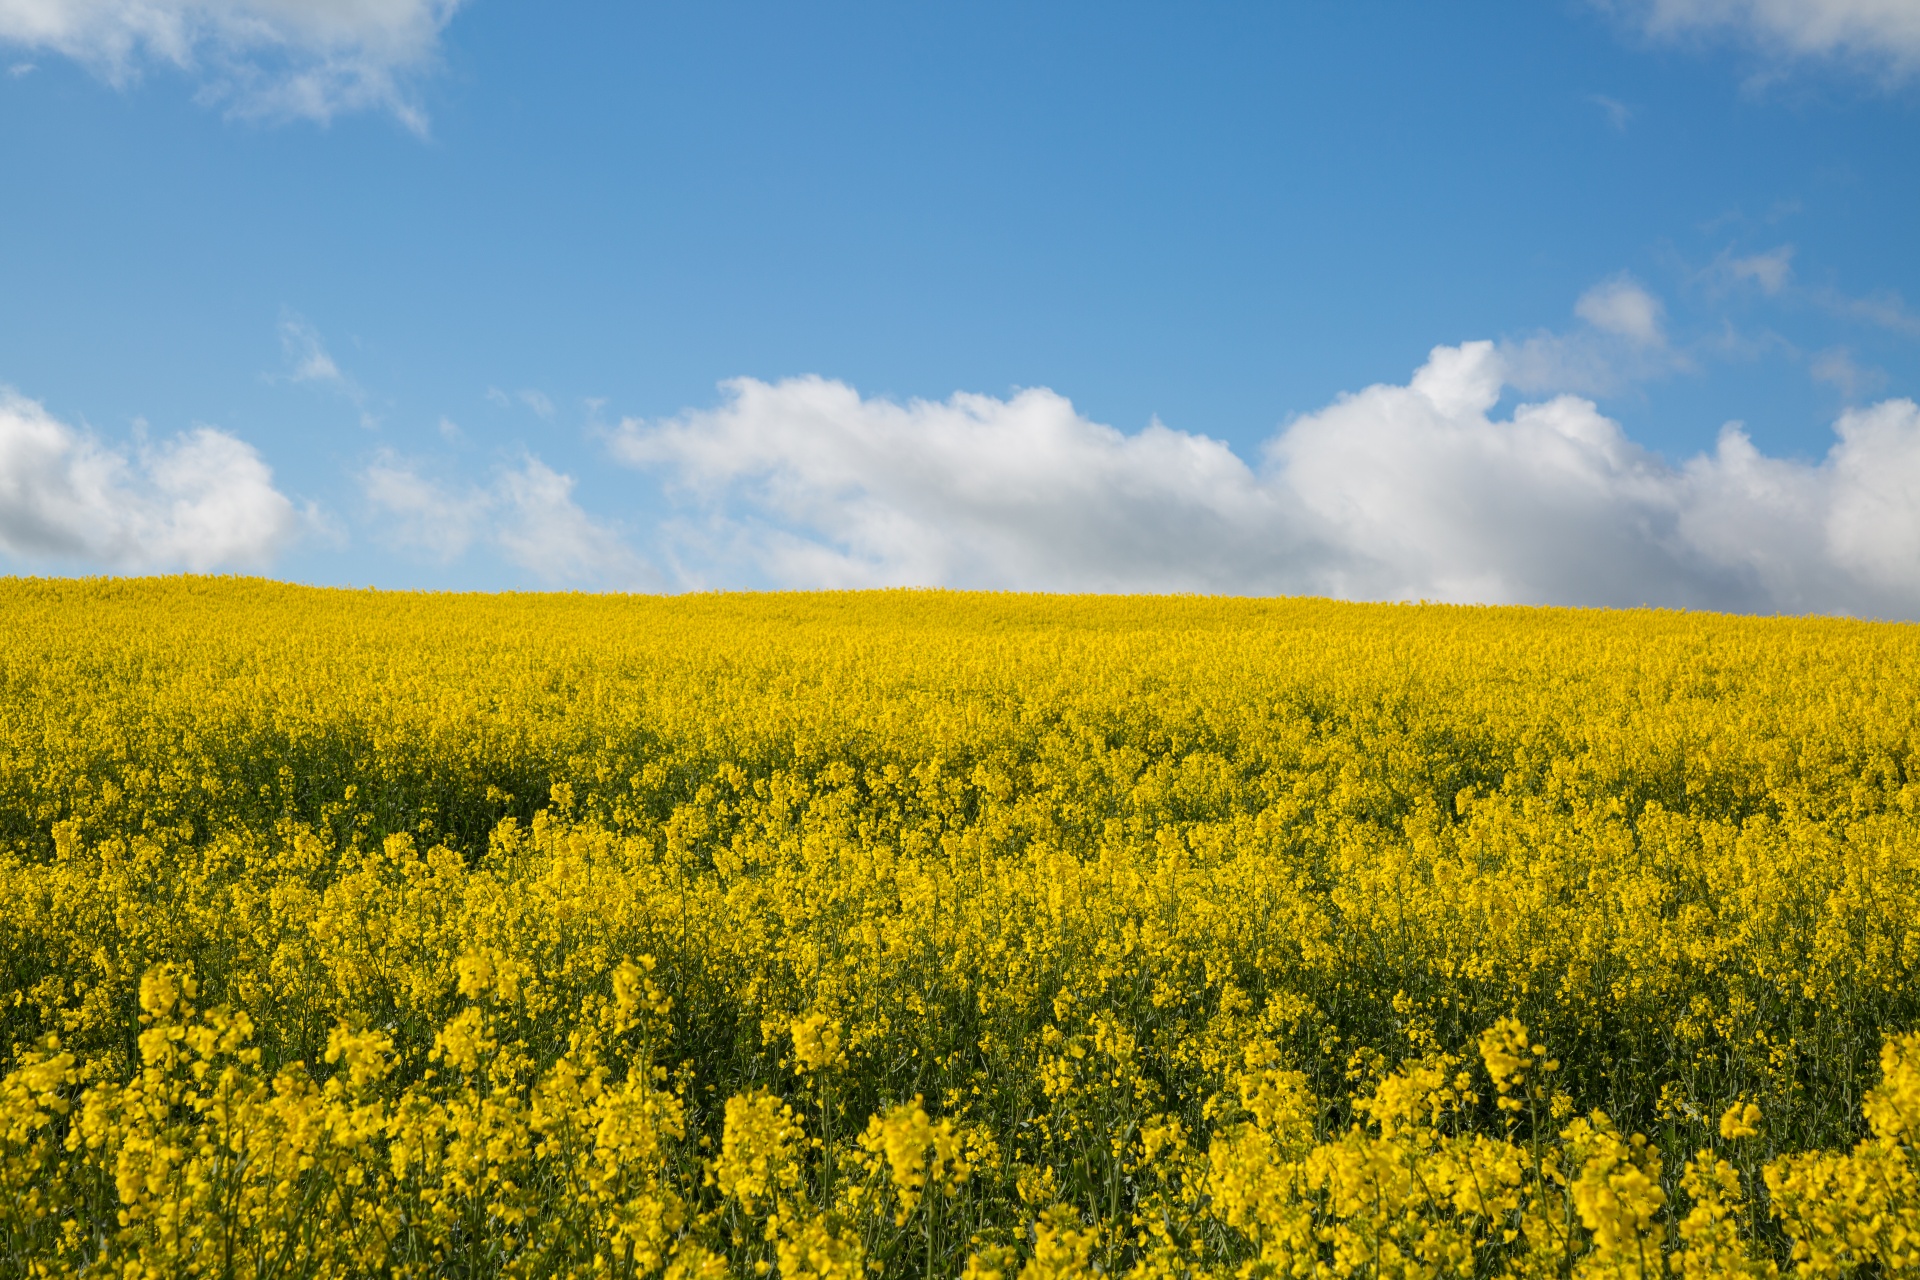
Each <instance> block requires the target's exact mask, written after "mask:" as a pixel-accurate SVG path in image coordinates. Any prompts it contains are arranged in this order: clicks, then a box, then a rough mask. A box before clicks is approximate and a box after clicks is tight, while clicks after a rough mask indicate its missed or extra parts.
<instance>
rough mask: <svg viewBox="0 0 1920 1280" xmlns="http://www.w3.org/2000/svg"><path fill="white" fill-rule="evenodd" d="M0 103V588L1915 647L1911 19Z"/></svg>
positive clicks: (1081, 17)
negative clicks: (794, 590) (1139, 594)
mask: <svg viewBox="0 0 1920 1280" xmlns="http://www.w3.org/2000/svg"><path fill="white" fill-rule="evenodd" d="M0 69H4V70H5V71H6V74H3V75H0V173H4V174H6V175H7V184H6V185H7V187H8V189H9V192H10V198H8V199H6V200H5V201H0V298H4V299H5V305H0V385H3V386H5V387H7V388H11V391H10V393H9V395H8V398H7V400H6V401H5V402H4V405H3V406H0V569H5V570H7V571H13V572H40V573H46V572H54V573H84V572H102V571H108V572H151V571H165V570H171V569H177V568H194V569H212V570H229V569H231V570H240V571H250V572H267V573H271V574H273V575H275V576H280V577H287V578H292V579H297V580H302V581H311V582H321V583H353V584H376V585H381V586H393V587H452V588H481V589H496V588H508V587H515V588H517V587H541V586H567V587H583V588H636V587H637V588H641V589H665V590H678V589H686V588H692V587H713V586H721V587H741V586H848V585H874V584H882V583H902V582H906V583H924V584H951V585H961V586H987V587H1038V588H1044V589H1145V590H1227V591H1258V592H1266V591H1288V592H1291V591H1310V592H1314V593H1324V594H1336V595H1346V596H1355V597H1365V598H1415V597H1427V598H1436V597H1437V598H1449V599H1471V600H1522V601H1542V602H1559V603H1582V604H1634V603H1642V602H1650V603H1656V604H1678V605H1689V606H1705V607H1724V608H1738V609H1753V610H1761V611H1774V610H1784V611H1791V612H1800V611H1808V610H1817V611H1842V612H1854V613H1864V614H1870V615H1876V616H1914V615H1915V614H1916V613H1920V411H1916V410H1914V409H1913V407H1912V404H1911V401H1910V398H1911V397H1914V396H1916V395H1920V235H1916V232H1915V228H1916V226H1920V214H1917V213H1916V211H1920V5H1916V4H1914V3H1913V0H1650V2H1649V3H1626V2H1624V0H1623V2H1622V3H1617V4H1612V5H1603V4H1596V3H1586V2H1583V0H1565V2H1564V3H1546V4H1539V5H1516V4H1499V5H1495V4H1477V3H1460V4H1449V5H1416V4H1411V3H1401V4H1377V3H1356V4H1350V5H1253V4H1219V5H1207V6H1194V5H1173V4H1157V5H1145V4H1121V5H1115V4H1099V5H1094V4H1084V5H1082V4H1070V3H1050V4H1046V5H1011V4H970V5H964V6H962V5H946V6H938V5H898V4H894V5H880V4H872V5H849V4H833V5H829V4H821V5H810V6H794V5H762V4H731V3H715V4H705V5H698V6H694V5H674V6H636V5H625V4H603V3H577V4H569V5H531V4H525V3H516V2H513V0H468V2H467V3H461V4H457V5H456V4H452V3H447V2H446V0H353V2H351V3H350V2H348V0H314V2H313V3H310V4H304V5H296V4H293V3H291V0H230V2H228V3H221V4H213V3H207V2H203V0H149V2H147V3H142V4H138V5H136V4H133V3H122V0H89V2H86V3H82V2H81V0H0ZM1476 344H1479V345H1476ZM1435 348H1454V349H1456V350H1454V351H1453V352H1452V353H1451V354H1447V353H1442V355H1441V356H1436V357H1435V358H1434V360H1433V361H1430V359H1429V356H1430V353H1431V352H1433V351H1434V349H1435ZM1423 368H1424V369H1425V370H1427V373H1426V374H1424V375H1421V376H1416V371H1419V370H1422V369H1423ZM1422 377H1424V381H1422ZM740 380H745V381H740ZM1423 388H1424V389H1423ZM1527 406H1531V407H1527ZM1903 406H1904V407H1903ZM1516 411H1518V412H1517V416H1516ZM1730 422H1731V423H1738V424H1741V425H1740V434H1738V435H1734V436H1727V435H1725V434H1724V432H1725V429H1726V427H1727V424H1729V423H1730ZM1840 424H1844V431H1842V432H1841V433H1839V434H1836V426H1837V425H1840ZM1729 442H1731V443H1729ZM1836 446H1838V447H1836Z"/></svg>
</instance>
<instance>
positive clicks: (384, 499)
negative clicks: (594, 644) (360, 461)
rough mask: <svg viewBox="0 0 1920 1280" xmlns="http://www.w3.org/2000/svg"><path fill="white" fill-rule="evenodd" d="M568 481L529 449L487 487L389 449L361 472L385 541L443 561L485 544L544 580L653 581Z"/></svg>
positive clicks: (590, 582)
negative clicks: (444, 475)
mask: <svg viewBox="0 0 1920 1280" xmlns="http://www.w3.org/2000/svg"><path fill="white" fill-rule="evenodd" d="M573 484H574V482H573V477H571V476H568V475H564V474H562V473H560V472H558V471H555V470H553V469H552V468H551V467H549V466H547V465H546V464H545V463H544V462H541V461H540V460H539V459H538V458H535V457H532V456H528V457H525V458H522V459H521V460H520V462H519V464H518V465H517V466H513V467H505V468H502V469H501V470H500V471H499V472H498V473H497V474H496V475H495V476H494V477H493V480H492V482H491V483H490V484H487V485H484V486H481V485H464V486H449V485H445V484H442V483H440V482H438V481H436V480H433V479H431V478H430V477H427V476H423V475H422V474H420V472H419V470H418V468H416V467H415V466H414V465H413V464H412V463H410V462H408V461H406V460H404V459H402V458H400V457H398V456H397V455H395V454H393V453H392V452H390V451H382V452H381V453H380V454H379V455H377V456H376V457H375V459H374V461H373V463H372V464H371V465H370V466H368V467H367V469H366V470H365V471H363V472H362V473H361V475H360V487H361V492H362V494H363V495H364V496H365V498H366V500H367V503H368V505H369V506H371V507H372V508H373V510H374V511H375V512H376V514H377V516H378V517H379V519H380V520H381V521H382V522H383V524H384V525H385V535H386V539H387V541H388V542H389V543H390V544H391V545H393V546H396V547H399V548H401V549H404V550H408V551H412V552H416V553H420V554H424V555H426V556H427V557H429V558H431V559H435V560H439V561H441V562H442V563H446V562H450V561H453V560H456V559H458V558H459V557H461V556H463V555H465V554H466V553H467V552H468V551H469V550H470V549H471V548H472V547H473V546H475V545H476V544H481V543H484V544H486V545H489V546H492V547H494V548H495V549H497V550H498V551H499V552H500V553H501V554H502V555H504V556H505V557H506V558H507V559H508V560H509V561H510V562H512V563H513V564H516V565H518V566H520V567H521V568H523V569H526V570H528V571H529V572H531V573H533V574H534V575H535V576H537V577H539V578H540V579H541V580H542V581H545V582H549V583H554V584H568V583H573V584H582V585H594V584H598V585H607V586H616V587H649V586H655V585H657V584H658V575H657V574H655V573H654V572H653V570H652V569H651V568H650V567H649V566H648V565H647V563H646V562H645V561H644V560H643V559H641V557H639V556H638V555H636V554H635V553H634V552H633V550H632V549H631V548H630V547H628V546H627V544H626V543H625V542H624V541H623V540H622V539H621V537H620V535H619V533H618V532H617V531H616V530H614V529H612V528H611V527H609V526H607V525H605V524H603V523H601V522H599V521H597V520H595V519H593V518H592V517H591V516H589V515H588V514H587V513H586V512H585V511H583V510H581V508H580V506H579V504H578V503H576V502H575V501H574V499H573Z"/></svg>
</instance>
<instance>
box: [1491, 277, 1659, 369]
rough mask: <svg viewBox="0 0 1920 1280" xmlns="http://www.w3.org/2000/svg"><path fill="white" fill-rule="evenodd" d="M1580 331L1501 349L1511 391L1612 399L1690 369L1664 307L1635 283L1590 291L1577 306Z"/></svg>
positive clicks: (1617, 280) (1543, 335)
mask: <svg viewBox="0 0 1920 1280" xmlns="http://www.w3.org/2000/svg"><path fill="white" fill-rule="evenodd" d="M1573 311H1574V315H1575V317H1576V318H1577V319H1579V320H1580V321H1581V324H1580V325H1579V326H1577V327H1575V328H1572V329H1569V330H1564V331H1559V332H1553V331H1545V332H1540V333H1535V334H1531V335H1529V336H1527V337H1524V338H1515V339H1509V340H1508V341H1506V342H1503V343H1502V344H1501V358H1502V362H1503V369H1504V371H1505V375H1504V376H1505V377H1506V380H1507V382H1508V384H1509V385H1511V386H1513V387H1514V388H1515V389H1516V390H1519V391H1521V392H1524V393H1527V394H1539V393H1543V392H1558V391H1571V392H1578V393H1580V394H1583V395H1611V394H1613V393H1615V392H1617V391H1619V390H1621V389H1622V388H1623V387H1625V386H1627V385H1628V384H1630V383H1633V382H1637V381H1641V380H1643V379H1647V378H1655V377H1659V376H1661V375H1663V374H1667V373H1671V372H1673V371H1674V370H1676V369H1684V368H1686V367H1688V363H1689V362H1688V359H1687V357H1686V355H1685V354H1684V353H1682V352H1680V351H1676V350H1675V349H1674V347H1673V345H1672V343H1671V342H1670V341H1669V339H1668V337H1667V329H1666V316H1667V309H1666V305H1665V304H1664V303H1662V302H1661V301H1660V299H1659V298H1657V297H1655V296H1654V295H1653V294H1652V293H1651V292H1649V291H1648V290H1647V288H1646V287H1645V286H1644V285H1642V284H1641V283H1640V282H1639V281H1638V280H1635V279H1634V278H1633V277H1632V276H1630V275H1624V274H1623V275H1618V276H1615V277H1613V278H1612V279H1610V280H1604V281H1602V282H1601V283H1599V284H1597V285H1595V286H1593V287H1592V288H1591V289H1589V290H1587V291H1586V292H1585V293H1583V294H1581V295H1580V298H1579V300H1578V301H1577V302H1575V304H1574V308H1573Z"/></svg>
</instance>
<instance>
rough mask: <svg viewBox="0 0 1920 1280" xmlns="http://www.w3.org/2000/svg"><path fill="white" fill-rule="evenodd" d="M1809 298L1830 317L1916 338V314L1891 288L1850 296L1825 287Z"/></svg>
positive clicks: (1919, 323)
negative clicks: (1829, 313)
mask: <svg viewBox="0 0 1920 1280" xmlns="http://www.w3.org/2000/svg"><path fill="white" fill-rule="evenodd" d="M1812 296H1813V299H1814V301H1815V302H1816V303H1818V304H1819V305H1820V306H1822V307H1824V308H1825V309H1826V310H1828V311H1830V312H1832V313H1833V314H1834V315H1837V316H1841V317H1844V318H1845V319H1849V320H1857V321H1860V322H1863V323H1865V324H1870V325H1873V326H1874V327H1876V328H1880V329H1886V330H1888V331H1889V332H1892V333H1901V334H1905V335H1907V336H1908V337H1914V338H1920V315H1915V314H1914V312H1913V309H1912V308H1911V307H1909V306H1907V303H1906V299H1904V298H1902V297H1901V296H1900V295H1899V294H1897V293H1895V292H1893V291H1892V290H1891V289H1883V290H1881V291H1879V292H1877V293H1870V294H1865V295H1862V296H1854V295H1852V294H1848V293H1844V292H1842V291H1841V290H1839V289H1834V288H1831V287H1825V288H1820V289H1816V290H1814V291H1813V294H1812Z"/></svg>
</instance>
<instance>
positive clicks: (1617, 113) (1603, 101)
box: [1587, 93, 1633, 133]
mask: <svg viewBox="0 0 1920 1280" xmlns="http://www.w3.org/2000/svg"><path fill="white" fill-rule="evenodd" d="M1587 101H1588V102H1591V103H1592V104H1593V105H1594V106H1596V107H1599V108H1600V110H1602V111H1604V112H1606V115H1607V123H1608V124H1610V125H1612V126H1613V128H1614V132H1616V133H1625V132H1626V131H1627V121H1629V120H1631V119H1633V108H1632V107H1630V106H1628V105H1627V104H1626V103H1624V102H1622V101H1620V99H1618V98H1609V97H1608V96H1607V95H1606V94H1604V93H1590V94H1588V95H1587Z"/></svg>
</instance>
